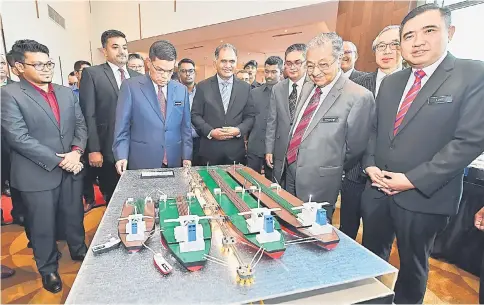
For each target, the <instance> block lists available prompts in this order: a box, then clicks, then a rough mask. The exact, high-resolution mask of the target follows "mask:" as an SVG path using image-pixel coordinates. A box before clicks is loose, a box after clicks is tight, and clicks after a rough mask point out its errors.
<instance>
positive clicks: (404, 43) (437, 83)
mask: <svg viewBox="0 0 484 305" xmlns="http://www.w3.org/2000/svg"><path fill="white" fill-rule="evenodd" d="M454 31H455V28H454V27H453V26H452V25H451V12H450V10H449V9H448V8H441V7H439V6H437V5H435V4H426V5H423V6H419V7H417V8H415V9H414V10H412V11H411V12H410V13H408V15H407V16H406V17H405V18H404V19H403V21H402V24H401V26H400V38H401V39H400V41H401V51H402V56H403V58H404V59H405V60H406V61H407V62H408V63H409V64H410V66H411V68H409V69H405V70H404V71H400V72H397V73H395V74H393V75H390V76H388V77H386V78H385V79H384V80H383V82H382V85H381V88H380V90H379V93H378V97H377V102H376V103H377V121H376V122H375V125H374V130H373V133H372V136H371V138H370V142H369V145H368V150H367V153H366V155H365V158H364V162H363V167H364V168H365V171H366V173H367V174H368V175H369V176H370V178H371V180H372V182H373V183H372V186H373V187H370V185H368V186H367V188H366V189H365V191H364V192H363V195H362V216H363V228H364V229H363V245H364V246H365V247H367V248H368V249H370V250H371V251H372V252H374V253H375V254H377V255H379V256H380V257H382V258H383V259H388V257H389V254H390V251H391V248H392V243H393V240H394V238H395V235H396V237H397V241H398V242H397V247H398V253H399V256H400V271H399V273H398V279H397V282H396V285H395V303H405V304H415V303H421V302H422V301H423V298H424V294H425V289H426V285H427V278H428V271H429V263H428V258H429V255H430V253H431V251H432V247H433V243H434V240H435V237H436V235H437V234H438V233H439V232H440V231H441V230H443V229H444V228H445V226H446V225H447V223H448V220H449V217H450V216H452V215H455V214H456V213H457V211H458V209H459V202H460V199H461V195H462V184H463V173H464V168H465V167H466V166H467V165H468V164H470V163H471V162H472V161H473V160H474V159H476V158H477V157H478V156H479V155H480V154H481V153H482V152H483V151H484V131H483V129H482V126H484V107H482V100H483V99H484V82H483V81H482V80H483V78H484V64H483V63H482V62H479V61H472V60H462V59H456V58H455V57H454V56H452V55H451V54H450V53H448V52H447V45H448V41H450V40H451V39H452V36H453V34H454Z"/></svg>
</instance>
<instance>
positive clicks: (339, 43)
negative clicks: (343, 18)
mask: <svg viewBox="0 0 484 305" xmlns="http://www.w3.org/2000/svg"><path fill="white" fill-rule="evenodd" d="M328 44H329V45H331V47H332V49H333V56H334V57H335V58H338V57H340V56H341V55H343V39H341V37H340V36H339V35H338V34H336V33H334V32H331V33H321V34H319V35H318V36H316V37H314V38H313V39H311V41H310V42H309V43H308V49H312V48H316V47H321V46H326V45H328Z"/></svg>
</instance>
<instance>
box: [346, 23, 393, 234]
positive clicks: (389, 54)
mask: <svg viewBox="0 0 484 305" xmlns="http://www.w3.org/2000/svg"><path fill="white" fill-rule="evenodd" d="M399 29H400V27H399V26H398V25H390V26H387V27H385V28H384V29H383V30H382V31H381V32H380V33H379V34H378V36H377V37H376V38H375V40H374V41H373V52H375V59H376V64H377V65H378V70H377V71H375V72H371V73H366V74H364V75H362V76H360V77H358V78H357V79H355V80H353V81H354V82H355V83H357V84H358V85H360V86H363V87H365V88H366V89H368V90H370V91H371V93H373V96H375V97H376V95H377V94H378V90H379V88H380V84H381V82H382V80H383V78H385V77H386V76H387V75H390V74H392V73H395V72H397V71H400V70H401V69H402V54H401V52H400V38H399ZM366 180H367V176H366V175H365V174H364V173H363V168H362V167H361V160H359V161H358V162H357V164H356V165H355V166H353V167H352V168H350V169H348V170H346V171H345V176H344V178H343V183H342V185H341V210H340V230H341V231H342V232H344V233H345V234H346V235H348V236H349V237H351V238H353V239H356V235H357V234H358V229H359V227H360V218H361V194H362V193H363V191H364V190H365V185H366Z"/></svg>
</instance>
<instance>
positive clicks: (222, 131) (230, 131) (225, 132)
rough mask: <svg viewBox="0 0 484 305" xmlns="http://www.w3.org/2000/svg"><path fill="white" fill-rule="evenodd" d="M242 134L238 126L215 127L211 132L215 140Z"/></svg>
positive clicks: (227, 138)
mask: <svg viewBox="0 0 484 305" xmlns="http://www.w3.org/2000/svg"><path fill="white" fill-rule="evenodd" d="M239 134H240V130H239V129H238V128H237V127H224V128H215V129H213V130H212V132H211V133H210V136H211V137H212V138H214V139H215V140H219V141H223V140H229V139H232V138H233V137H236V136H238V135H239Z"/></svg>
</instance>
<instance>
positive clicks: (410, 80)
mask: <svg viewBox="0 0 484 305" xmlns="http://www.w3.org/2000/svg"><path fill="white" fill-rule="evenodd" d="M446 56H447V51H446V52H444V55H442V57H440V58H439V59H438V60H437V61H436V62H434V63H433V64H431V65H430V66H428V67H425V68H423V69H422V70H423V71H424V72H425V76H424V77H423V78H422V80H421V84H422V85H421V87H420V88H423V87H424V86H425V84H426V83H427V81H428V80H429V78H430V77H431V76H432V74H434V72H435V70H437V68H438V67H439V65H440V64H441V63H442V62H443V61H444V59H445V57H446ZM417 70H419V69H415V68H412V73H410V77H409V78H408V81H407V86H406V87H405V90H404V91H403V96H402V99H401V100H400V105H399V106H398V110H400V107H401V106H402V103H403V100H404V99H405V97H406V96H407V93H408V91H410V88H412V85H413V83H414V82H415V74H414V73H415V71H417ZM397 113H398V111H397Z"/></svg>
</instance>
